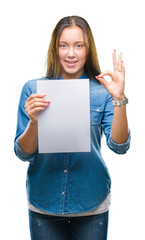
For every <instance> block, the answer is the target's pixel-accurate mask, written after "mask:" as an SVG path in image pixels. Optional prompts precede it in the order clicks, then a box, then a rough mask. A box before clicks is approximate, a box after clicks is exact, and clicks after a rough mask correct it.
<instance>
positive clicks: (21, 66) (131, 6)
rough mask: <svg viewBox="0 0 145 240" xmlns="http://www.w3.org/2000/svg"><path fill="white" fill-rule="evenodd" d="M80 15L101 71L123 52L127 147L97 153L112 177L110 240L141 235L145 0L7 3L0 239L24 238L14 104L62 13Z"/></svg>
mask: <svg viewBox="0 0 145 240" xmlns="http://www.w3.org/2000/svg"><path fill="white" fill-rule="evenodd" d="M73 14H75V15H80V16H82V17H84V18H85V19H86V20H87V21H88V23H89V24H90V26H91V28H92V31H93V34H94V38H95V42H96V46H97V50H98V56H99V61H100V66H101V69H102V71H104V70H107V69H110V70H111V69H112V51H113V50H114V49H116V51H117V53H120V52H122V53H123V60H124V65H125V67H126V94H127V96H128V98H129V105H128V106H127V110H128V119H129V126H130V128H131V134H132V142H131V148H130V150H129V151H128V153H127V154H126V155H124V156H118V155H116V154H114V153H113V152H111V151H110V150H109V149H108V148H107V147H106V144H105V139H103V147H102V152H103V156H104V159H105V160H106V164H107V166H108V168H109V171H110V174H111V176H112V205H111V208H110V223H109V234H108V239H109V240H122V239H123V240H128V239H132V240H133V239H139V240H142V239H145V232H144V224H145V220H144V215H145V206H144V205H145V194H144V192H145V174H144V171H145V163H144V161H145V156H144V155H145V154H144V149H145V144H144V134H145V114H144V109H145V106H144V103H145V101H144V97H145V96H144V95H145V94H144V87H145V84H144V81H145V80H144V59H145V57H144V52H145V51H144V50H145V49H144V43H145V34H144V22H145V14H144V2H143V1H141V0H138V1H133V0H132V1H130V0H128V1H127V0H122V1H117V0H110V1H108V0H106V1H105V0H101V1H100V0H99V1H91V0H89V1H81V0H80V1H78V0H73V1H65V0H60V1H56V0H53V1H49V0H41V1H37V0H25V1H22V0H13V1H10V0H5V1H3V3H1V6H0V24H1V28H0V29H1V30H0V33H1V37H0V41H1V43H0V77H1V80H0V114H1V117H0V121H1V122H0V136H1V145H0V147H1V148H0V152H1V168H0V196H1V197H0V205H1V212H0V215H1V217H0V220H1V231H0V238H1V239H3V240H7V239H15V240H20V239H21V240H27V239H30V238H29V227H28V214H27V200H26V190H25V180H26V171H27V167H28V164H27V163H23V162H22V161H20V160H18V159H17V158H16V156H15V155H14V152H13V140H14V137H15V130H16V119H17V107H18V101H19V96H20V92H21V89H22V86H23V85H24V83H25V82H26V81H27V80H30V79H33V78H39V77H42V76H44V75H45V61H46V54H47V49H48V45H49V41H50V37H51V33H52V30H53V29H54V27H55V25H56V23H57V22H58V20H60V18H62V17H65V16H68V15H73ZM90 164H91V163H90Z"/></svg>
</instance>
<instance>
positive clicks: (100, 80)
mask: <svg viewBox="0 0 145 240" xmlns="http://www.w3.org/2000/svg"><path fill="white" fill-rule="evenodd" d="M95 78H97V80H99V82H100V83H101V84H102V85H103V86H104V87H105V88H107V84H108V83H107V82H106V80H105V79H104V78H101V77H98V76H96V77H95Z"/></svg>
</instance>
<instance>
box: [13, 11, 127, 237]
mask: <svg viewBox="0 0 145 240" xmlns="http://www.w3.org/2000/svg"><path fill="white" fill-rule="evenodd" d="M113 66H114V70H113V72H111V71H106V72H103V73H101V70H100V67H99V62H98V57H97V52H96V48H95V43H94V39H93V36H92V32H91V29H90V27H89V25H88V23H87V22H86V20H85V19H83V18H81V17H78V16H72V17H66V18H63V19H61V20H60V21H59V22H58V24H57V25H56V27H55V29H54V31H53V34H52V38H51V42H50V46H49V50H48V58H47V73H46V78H42V79H43V80H44V79H45V80H48V81H49V79H60V80H61V79H78V78H79V79H84V78H89V85H90V120H91V126H90V128H91V152H85V153H83V152H82V153H57V154H56V153H55V154H50V153H48V154H39V153H38V150H37V145H38V144H37V141H38V112H40V111H45V109H46V108H47V107H49V105H50V104H51V103H50V101H49V96H47V98H48V99H47V100H46V99H44V96H45V95H42V94H38V93H37V91H36V82H37V80H38V79H37V80H31V81H28V82H27V83H26V84H25V85H24V87H23V90H22V93H21V98H20V103H19V109H18V124H17V132H16V138H15V153H16V155H17V156H18V157H19V158H20V159H21V160H23V161H29V162H30V164H29V168H28V173H27V194H28V206H29V222H30V233H31V239H33V240H39V239H41V240H42V239H44V240H45V239H56V240H57V239H59V240H60V239H63V240H65V239H73V240H77V239H79V240H81V239H83V240H89V239H93V240H95V239H96V240H97V239H99V240H105V239H107V229H108V212H109V206H110V187H111V180H110V175H109V172H108V169H107V167H106V165H105V163H104V161H103V159H102V155H101V151H100V148H101V136H102V132H104V133H105V135H106V141H107V145H108V146H109V148H111V149H112V150H113V151H114V152H116V153H118V154H124V153H126V151H127V150H128V148H129V145H130V134H129V130H128V123H127V116H126V103H127V101H128V100H127V98H126V97H125V95H124V84H125V68H124V65H123V61H122V54H120V55H119V57H118V60H117V58H116V51H115V50H114V52H113ZM106 75H109V76H110V77H111V78H112V81H111V82H106V81H105V79H104V78H103V77H104V76H106ZM39 80H41V79H39ZM113 105H114V106H113ZM48 137H49V136H48Z"/></svg>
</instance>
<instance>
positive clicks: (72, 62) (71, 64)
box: [65, 60, 78, 66]
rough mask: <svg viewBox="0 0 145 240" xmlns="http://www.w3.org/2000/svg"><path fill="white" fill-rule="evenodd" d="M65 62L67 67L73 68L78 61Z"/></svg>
mask: <svg viewBox="0 0 145 240" xmlns="http://www.w3.org/2000/svg"><path fill="white" fill-rule="evenodd" d="M65 62H66V63H67V65H69V66H74V65H75V64H76V63H77V62H78V61H67V60H65Z"/></svg>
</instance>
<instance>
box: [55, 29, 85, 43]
mask: <svg viewBox="0 0 145 240" xmlns="http://www.w3.org/2000/svg"><path fill="white" fill-rule="evenodd" d="M59 41H64V42H70V41H77V42H78V41H85V38H84V32H83V30H82V28H80V27H78V26H71V27H66V28H64V29H63V31H62V33H61V35H60V38H59Z"/></svg>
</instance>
